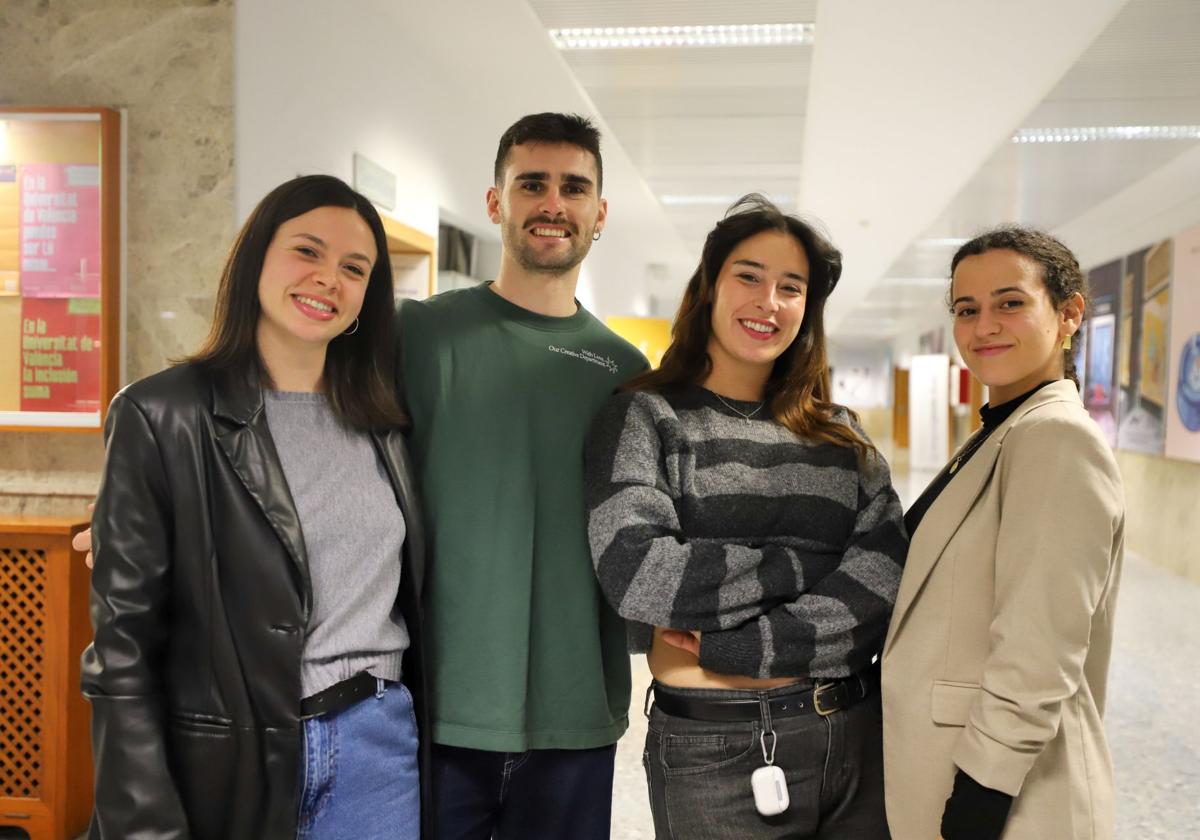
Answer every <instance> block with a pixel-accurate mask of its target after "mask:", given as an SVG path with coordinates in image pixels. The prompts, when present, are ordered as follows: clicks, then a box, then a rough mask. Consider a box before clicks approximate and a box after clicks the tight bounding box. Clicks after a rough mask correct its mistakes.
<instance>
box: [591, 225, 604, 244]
mask: <svg viewBox="0 0 1200 840" xmlns="http://www.w3.org/2000/svg"><path fill="white" fill-rule="evenodd" d="M603 232H604V230H603V228H596V229H595V230H594V231H593V232H592V241H593V242H599V241H600V234H601V233H603Z"/></svg>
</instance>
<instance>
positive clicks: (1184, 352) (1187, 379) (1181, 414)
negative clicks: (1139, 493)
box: [1165, 225, 1200, 461]
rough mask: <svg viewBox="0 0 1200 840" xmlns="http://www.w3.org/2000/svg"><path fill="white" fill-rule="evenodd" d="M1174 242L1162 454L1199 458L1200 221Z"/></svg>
mask: <svg viewBox="0 0 1200 840" xmlns="http://www.w3.org/2000/svg"><path fill="white" fill-rule="evenodd" d="M1174 245H1175V247H1174V249H1173V255H1172V257H1173V259H1172V274H1173V276H1174V283H1173V284H1172V292H1173V300H1172V302H1171V310H1170V328H1169V330H1168V342H1167V348H1168V349H1167V353H1166V355H1167V363H1168V364H1167V375H1166V379H1167V392H1166V426H1167V429H1166V432H1167V434H1166V448H1165V452H1166V454H1167V456H1168V457H1170V458H1180V459H1183V460H1188V461H1200V225H1197V226H1196V227H1193V228H1189V229H1188V230H1186V231H1184V232H1183V233H1180V234H1179V235H1178V236H1176V237H1175V243H1174Z"/></svg>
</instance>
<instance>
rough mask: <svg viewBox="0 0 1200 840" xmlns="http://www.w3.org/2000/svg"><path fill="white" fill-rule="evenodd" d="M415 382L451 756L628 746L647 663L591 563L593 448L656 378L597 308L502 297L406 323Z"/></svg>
mask: <svg viewBox="0 0 1200 840" xmlns="http://www.w3.org/2000/svg"><path fill="white" fill-rule="evenodd" d="M400 312H401V316H400V331H401V346H402V350H401V353H402V357H401V372H402V377H403V388H404V392H405V396H406V398H407V402H408V408H409V411H410V413H411V415H412V418H413V434H412V448H413V457H414V459H415V460H416V465H417V472H418V476H419V479H420V483H421V490H422V493H423V496H424V499H423V500H424V504H425V512H426V519H427V523H428V530H429V533H430V565H429V577H428V579H427V581H426V590H425V627H426V634H427V639H428V646H427V650H428V655H429V662H430V673H431V674H432V678H433V686H432V689H433V719H434V729H433V739H434V741H435V742H437V743H439V744H445V745H449V746H457V747H470V748H474V749H484V750H496V751H504V752H517V751H522V750H527V749H586V748H590V747H597V746H602V745H604V744H611V743H613V742H615V741H616V740H617V739H618V738H619V737H621V734H622V733H623V732H624V731H625V728H626V726H627V725H628V720H627V712H628V709H629V691H630V678H629V657H628V655H627V654H626V652H625V630H624V625H623V623H622V621H621V619H620V618H619V617H618V616H617V615H616V613H615V612H614V611H613V610H612V609H611V608H610V607H609V606H608V604H607V603H606V602H605V601H604V598H603V596H602V595H601V593H600V589H599V587H598V586H597V584H596V579H595V573H594V572H593V567H592V558H591V553H590V552H589V550H588V542H587V524H586V512H585V509H584V501H583V446H584V440H585V439H586V436H587V432H588V427H589V426H590V424H591V422H592V417H593V415H594V414H595V413H596V412H597V410H598V409H599V408H600V406H601V404H602V403H603V402H604V400H605V399H606V398H607V397H608V396H609V395H610V394H611V393H612V392H613V390H615V389H616V388H617V386H618V385H620V384H621V383H622V382H624V381H625V380H627V379H629V378H630V377H632V376H633V375H634V374H636V373H639V372H641V371H642V370H644V369H645V367H646V361H645V359H644V358H643V357H642V355H641V354H640V353H638V351H637V350H636V349H635V348H634V347H633V346H632V345H630V344H629V343H628V342H626V341H624V340H622V339H620V338H618V337H617V336H616V335H614V334H613V333H612V332H611V331H610V330H609V329H608V328H607V327H605V326H604V325H603V324H601V323H600V322H599V321H597V320H596V318H595V317H593V316H592V315H591V314H590V313H588V312H586V311H585V310H584V309H583V308H582V307H580V309H579V311H578V312H576V313H575V314H574V315H572V316H570V317H567V318H552V317H548V316H545V315H538V314H536V313H533V312H529V311H527V310H525V309H522V308H520V307H519V306H516V305H514V304H512V303H509V302H508V301H507V300H505V299H504V298H502V297H500V296H499V295H498V294H496V293H495V292H493V291H492V290H491V289H489V288H488V287H487V286H478V287H475V288H470V289H460V290H457V291H451V292H446V293H444V294H441V295H437V296H436V297H433V298H430V299H429V300H425V301H406V302H405V303H404V305H403V306H402V307H401V310H400Z"/></svg>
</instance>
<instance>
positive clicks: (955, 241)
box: [913, 236, 968, 248]
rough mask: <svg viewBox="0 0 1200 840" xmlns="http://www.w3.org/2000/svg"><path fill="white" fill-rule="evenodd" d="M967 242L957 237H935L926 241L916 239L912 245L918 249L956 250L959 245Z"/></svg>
mask: <svg viewBox="0 0 1200 840" xmlns="http://www.w3.org/2000/svg"><path fill="white" fill-rule="evenodd" d="M967 242H968V240H966V239H962V238H961V237H957V236H935V237H930V238H927V239H918V240H917V241H916V242H914V243H913V244H914V245H916V246H917V247H918V248H957V247H958V246H959V245H966V244H967Z"/></svg>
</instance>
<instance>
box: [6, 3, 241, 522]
mask: <svg viewBox="0 0 1200 840" xmlns="http://www.w3.org/2000/svg"><path fill="white" fill-rule="evenodd" d="M0 104H3V105H6V106H8V105H49V106H106V107H113V108H121V109H124V110H125V125H124V131H125V137H126V142H127V145H128V159H127V161H126V194H125V201H126V206H127V218H126V226H125V243H126V264H125V277H126V285H125V289H124V294H125V302H126V307H127V326H126V331H125V334H124V336H123V348H122V350H123V353H124V355H125V359H126V381H132V380H134V379H139V378H141V377H143V376H146V375H148V374H150V373H154V372H155V371H157V370H160V369H161V368H163V367H164V366H165V364H166V362H167V360H168V359H170V358H172V357H176V356H179V355H181V354H184V353H187V352H189V351H191V350H193V349H194V348H195V347H196V346H197V345H198V344H199V342H200V341H201V339H202V338H203V337H204V334H205V332H206V330H207V325H208V321H209V318H210V316H211V314H212V305H213V298H214V294H215V291H216V283H217V278H218V275H219V273H220V270H221V264H222V262H223V260H224V256H225V252H226V250H227V249H228V246H229V242H230V240H231V238H232V235H233V232H234V223H235V219H234V209H233V5H232V0H217V2H204V0H5V1H4V2H3V4H0ZM102 464H103V451H102V445H101V441H100V436H99V435H97V434H81V433H66V432H64V433H22V432H0V514H2V513H27V514H50V515H74V514H78V513H84V512H85V508H84V503H85V502H86V501H87V500H89V499H90V498H91V496H92V495H94V493H95V491H96V487H97V485H98V483H99V477H100V470H101V467H102Z"/></svg>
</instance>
